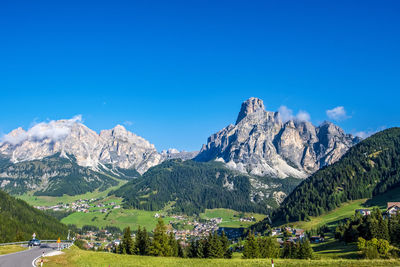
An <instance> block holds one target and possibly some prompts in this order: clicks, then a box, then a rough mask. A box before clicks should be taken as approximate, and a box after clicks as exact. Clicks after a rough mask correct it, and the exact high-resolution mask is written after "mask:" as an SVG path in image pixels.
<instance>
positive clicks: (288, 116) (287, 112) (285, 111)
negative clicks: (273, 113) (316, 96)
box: [278, 106, 311, 122]
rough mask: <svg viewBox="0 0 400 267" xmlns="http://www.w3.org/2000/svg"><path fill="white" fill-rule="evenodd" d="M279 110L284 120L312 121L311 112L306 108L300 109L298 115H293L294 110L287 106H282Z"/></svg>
mask: <svg viewBox="0 0 400 267" xmlns="http://www.w3.org/2000/svg"><path fill="white" fill-rule="evenodd" d="M278 112H279V115H280V117H281V120H282V121H283V122H287V121H289V120H297V121H310V119H311V117H310V114H309V113H308V112H306V111H304V110H300V111H299V112H298V113H297V114H296V116H293V110H291V109H290V108H288V107H287V106H280V107H279V109H278Z"/></svg>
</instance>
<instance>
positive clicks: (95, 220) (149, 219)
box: [61, 209, 173, 231]
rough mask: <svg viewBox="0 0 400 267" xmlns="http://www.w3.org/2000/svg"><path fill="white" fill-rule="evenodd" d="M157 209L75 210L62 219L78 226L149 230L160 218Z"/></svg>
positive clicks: (167, 221) (167, 219)
mask: <svg viewBox="0 0 400 267" xmlns="http://www.w3.org/2000/svg"><path fill="white" fill-rule="evenodd" d="M156 213H157V211H145V210H136V209H114V210H111V211H110V212H107V213H101V212H99V211H95V212H89V213H83V212H74V213H72V214H70V215H69V216H67V217H65V218H63V219H62V220H61V222H62V223H64V224H75V225H76V226H78V227H82V226H83V225H94V226H97V227H105V226H107V225H110V226H116V227H119V228H120V229H121V230H122V229H124V228H126V227H128V226H129V227H130V228H131V229H132V230H136V229H137V228H138V227H139V226H141V227H146V228H147V229H148V230H149V231H150V230H152V229H154V227H155V226H156V224H157V220H158V218H156V217H155V214H156ZM163 220H164V222H165V223H166V224H168V223H169V221H170V220H173V218H171V217H168V216H166V217H164V218H163Z"/></svg>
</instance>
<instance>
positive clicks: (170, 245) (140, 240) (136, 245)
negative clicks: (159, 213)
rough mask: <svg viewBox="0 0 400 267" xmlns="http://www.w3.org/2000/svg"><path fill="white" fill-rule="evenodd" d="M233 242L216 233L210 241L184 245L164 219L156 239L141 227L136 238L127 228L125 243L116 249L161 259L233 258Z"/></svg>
mask: <svg viewBox="0 0 400 267" xmlns="http://www.w3.org/2000/svg"><path fill="white" fill-rule="evenodd" d="M229 245H230V243H229V240H228V238H227V237H226V235H225V233H224V232H222V235H221V236H219V235H218V234H217V233H216V232H214V233H212V234H211V233H210V234H209V236H208V237H206V238H200V239H196V240H192V241H191V242H190V243H189V245H188V246H184V245H183V243H181V242H180V240H176V239H175V236H174V234H173V233H172V232H170V233H169V234H168V233H167V227H166V226H165V224H164V221H163V220H162V219H159V220H158V223H157V225H156V228H155V229H154V231H153V237H152V238H150V236H149V235H148V233H147V230H146V228H143V229H141V227H139V228H138V230H137V232H136V236H135V238H132V237H131V230H130V227H127V228H125V230H124V234H123V238H122V241H121V244H120V245H118V246H117V247H116V248H115V251H114V252H115V253H118V254H130V255H142V256H159V257H182V258H184V257H189V258H230V257H231V256H232V252H231V250H230V249H229Z"/></svg>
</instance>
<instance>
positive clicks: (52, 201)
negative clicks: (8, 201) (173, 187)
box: [15, 178, 128, 206]
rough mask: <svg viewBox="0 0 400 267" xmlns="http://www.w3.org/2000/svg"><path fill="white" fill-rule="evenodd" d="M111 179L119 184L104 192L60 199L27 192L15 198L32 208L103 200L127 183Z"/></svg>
mask: <svg viewBox="0 0 400 267" xmlns="http://www.w3.org/2000/svg"><path fill="white" fill-rule="evenodd" d="M113 179H114V180H117V181H118V182H119V184H118V185H116V186H112V187H110V188H108V189H106V190H104V191H99V190H97V189H96V190H95V191H93V192H87V193H85V194H81V195H75V196H69V195H63V196H62V197H51V196H34V195H33V193H32V192H29V193H26V194H23V195H16V196H15V197H16V198H19V199H22V200H24V201H26V202H28V203H29V204H30V205H32V206H53V205H57V204H58V203H71V202H74V201H76V200H79V199H91V198H95V199H96V198H105V197H107V195H108V193H109V192H110V191H112V190H115V189H117V188H119V187H121V186H122V185H124V184H126V183H127V182H128V181H126V180H119V179H116V178H113Z"/></svg>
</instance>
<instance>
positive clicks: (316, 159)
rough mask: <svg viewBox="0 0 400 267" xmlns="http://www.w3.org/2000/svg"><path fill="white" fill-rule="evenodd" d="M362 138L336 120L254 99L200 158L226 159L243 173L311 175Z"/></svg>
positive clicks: (242, 108)
mask: <svg viewBox="0 0 400 267" xmlns="http://www.w3.org/2000/svg"><path fill="white" fill-rule="evenodd" d="M357 142H359V139H358V138H354V137H353V136H351V135H349V134H346V133H345V132H344V131H343V130H342V129H341V128H340V127H338V126H336V125H334V124H333V123H331V122H325V123H323V124H322V125H320V126H318V127H317V126H314V125H313V124H312V123H310V122H307V121H304V120H299V119H296V118H290V119H289V120H288V121H286V122H284V121H282V118H281V115H280V114H279V112H271V111H266V110H265V107H264V104H263V101H262V100H261V99H258V98H250V99H248V100H247V101H245V102H244V103H243V104H242V106H241V109H240V112H239V115H238V119H237V122H236V124H235V125H229V126H227V127H225V128H224V129H222V130H221V131H219V132H217V133H215V134H213V135H211V136H210V137H209V138H208V141H207V144H205V145H203V148H202V149H201V151H200V153H199V154H198V155H197V157H196V160H198V161H210V160H220V161H224V162H225V163H227V166H228V167H230V168H233V169H237V170H239V171H242V172H248V173H250V174H255V175H266V176H273V177H282V178H284V177H288V176H291V177H298V178H305V177H307V176H309V175H310V174H312V173H313V172H315V171H316V170H318V169H319V168H321V167H323V166H325V165H329V164H332V163H334V162H335V161H337V160H338V159H339V158H340V157H341V156H342V155H343V154H344V153H345V152H346V151H347V150H348V149H349V148H350V147H351V146H352V145H354V144H355V143H357Z"/></svg>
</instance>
